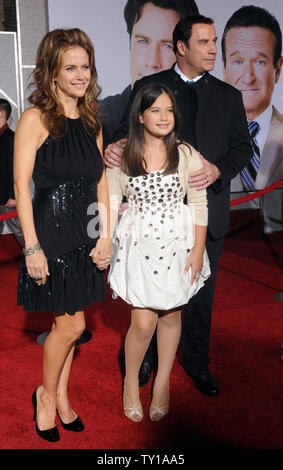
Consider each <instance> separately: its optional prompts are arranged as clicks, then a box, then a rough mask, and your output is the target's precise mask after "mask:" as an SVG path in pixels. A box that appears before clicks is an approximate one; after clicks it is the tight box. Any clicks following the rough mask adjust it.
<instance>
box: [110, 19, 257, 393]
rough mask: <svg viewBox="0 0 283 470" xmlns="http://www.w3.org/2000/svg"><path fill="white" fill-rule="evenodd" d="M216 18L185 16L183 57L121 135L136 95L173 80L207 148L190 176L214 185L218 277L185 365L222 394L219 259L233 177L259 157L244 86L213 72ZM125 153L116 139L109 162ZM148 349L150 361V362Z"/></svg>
mask: <svg viewBox="0 0 283 470" xmlns="http://www.w3.org/2000/svg"><path fill="white" fill-rule="evenodd" d="M216 41H217V37H216V32H215V28H214V24H213V20H211V19H210V18H205V17H203V16H201V15H198V16H195V17H188V18H185V19H183V20H181V21H180V22H179V23H178V24H177V25H176V27H175V29H174V33H173V45H174V52H175V54H176V61H177V62H176V64H175V65H174V66H173V67H172V68H171V69H170V70H167V71H164V72H161V73H158V74H155V75H151V76H149V77H145V78H143V79H142V80H139V81H137V82H136V83H135V86H134V88H133V91H132V93H131V97H130V101H129V106H128V108H127V111H126V113H125V116H124V118H123V121H122V125H121V128H120V129H119V131H118V132H117V133H116V135H115V136H114V140H115V141H117V140H119V139H120V138H122V137H125V135H126V133H127V127H128V125H127V123H128V117H129V109H130V106H131V102H132V100H133V97H134V96H135V94H136V93H137V91H138V90H139V89H140V88H141V87H142V86H143V85H145V84H146V83H149V82H153V81H154V82H159V83H162V84H164V85H167V86H168V87H170V88H171V89H172V90H173V92H174V95H175V98H176V101H177V104H178V108H179V111H180V115H181V119H180V136H181V137H182V139H183V140H185V141H187V142H189V143H190V144H192V145H193V146H194V147H195V148H197V149H198V150H199V152H200V153H201V155H203V156H204V157H202V161H203V168H202V169H201V170H199V171H197V172H195V173H193V174H191V176H190V183H191V185H192V186H194V187H198V188H199V189H202V188H207V197H208V234H207V241H206V248H207V252H208V256H209V259H210V264H211V276H210V278H209V279H208V280H207V281H206V283H205V285H204V287H203V288H202V289H200V291H199V292H198V294H197V295H196V296H194V297H193V298H192V299H191V300H190V301H189V303H188V305H186V306H185V307H184V324H183V328H182V337H181V347H182V365H183V367H184V369H185V371H186V372H187V374H188V375H189V376H190V377H192V378H193V379H194V381H195V384H196V387H197V389H198V390H199V391H200V392H202V393H204V394H206V395H208V396H217V395H218V394H219V387H218V384H217V382H216V380H215V379H214V377H213V376H212V374H211V373H210V371H209V368H208V364H209V362H210V359H209V357H208V354H209V342H210V326H211V311H212V306H213V297H214V289H215V282H216V274H217V266H218V261H219V258H220V255H221V252H222V248H223V244H224V237H225V235H226V233H227V230H228V223H229V201H230V181H231V179H232V178H233V177H234V176H235V175H236V174H237V173H239V171H241V169H242V168H243V167H244V166H245V165H246V164H247V162H248V161H249V160H250V158H251V156H252V150H251V144H250V137H249V132H248V127H247V122H246V116H245V110H244V106H243V101H242V96H241V93H240V92H239V91H238V90H236V89H235V88H234V87H232V86H230V85H228V84H226V83H224V82H222V81H221V80H218V79H217V78H215V77H213V76H212V75H210V73H209V72H210V71H211V70H213V68H214V63H215V58H216V53H217V47H216ZM120 158H121V155H120V154H119V146H117V145H116V144H115V143H113V144H112V145H110V146H108V148H107V149H106V151H105V163H106V164H107V165H108V166H110V167H111V166H112V167H113V166H115V165H119V161H120ZM149 362H150V357H149V354H148V353H147V354H146V356H145V359H144V363H149Z"/></svg>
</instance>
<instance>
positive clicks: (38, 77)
mask: <svg viewBox="0 0 283 470" xmlns="http://www.w3.org/2000/svg"><path fill="white" fill-rule="evenodd" d="M76 46H79V47H82V48H83V49H84V50H85V51H86V52H87V54H88V57H89V66H90V75H91V76H90V83H89V86H88V88H87V91H86V93H85V95H84V96H83V97H82V98H79V100H78V108H79V112H80V116H81V118H82V121H83V123H84V124H85V125H87V126H88V127H89V128H90V129H91V130H92V131H93V132H94V134H95V135H97V134H98V133H99V131H100V128H101V124H100V121H99V120H98V118H97V116H98V115H99V104H98V99H97V98H98V96H99V94H100V91H101V89H100V87H99V85H98V84H97V81H96V80H97V72H96V68H95V62H94V47H93V44H92V42H91V40H90V39H89V37H88V36H87V35H86V34H85V33H84V32H83V31H82V30H80V29H78V28H73V29H55V30H54V31H51V32H49V33H47V34H46V35H45V36H44V38H43V39H42V41H41V43H40V45H39V47H38V51H37V57H36V66H35V69H34V71H33V82H32V83H31V84H30V85H29V86H30V87H33V88H34V89H33V91H32V93H31V95H30V97H29V101H30V103H32V104H33V105H34V106H36V107H38V108H39V109H40V111H41V113H42V118H43V124H44V126H45V127H46V129H47V130H48V132H49V134H50V135H51V136H52V137H53V138H54V139H56V138H59V137H62V136H63V135H64V134H65V133H66V131H67V126H68V122H67V118H66V117H65V116H64V109H63V106H62V103H61V102H60V100H59V98H58V96H57V94H56V85H55V82H54V80H55V77H56V76H57V73H58V71H59V68H60V65H61V60H62V56H63V54H64V52H65V51H66V50H67V49H70V48H72V47H76Z"/></svg>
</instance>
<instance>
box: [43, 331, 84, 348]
mask: <svg viewBox="0 0 283 470" xmlns="http://www.w3.org/2000/svg"><path fill="white" fill-rule="evenodd" d="M49 333H50V331H45V332H44V333H41V334H40V335H39V336H38V337H37V338H36V341H37V343H38V344H40V345H41V346H43V345H44V342H45V340H46V338H47V336H48V335H49ZM91 338H92V333H91V332H90V331H88V330H84V332H83V334H81V336H80V337H79V338H78V339H77V341H76V345H77V346H80V345H81V344H84V343H87V342H88V341H90V340H91Z"/></svg>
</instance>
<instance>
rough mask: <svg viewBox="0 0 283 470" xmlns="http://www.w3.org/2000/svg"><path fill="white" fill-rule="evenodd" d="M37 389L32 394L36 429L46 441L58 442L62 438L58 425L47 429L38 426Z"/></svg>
mask: <svg viewBox="0 0 283 470" xmlns="http://www.w3.org/2000/svg"><path fill="white" fill-rule="evenodd" d="M36 390H37V389H35V391H34V392H33V394H32V404H33V409H34V413H33V421H35V430H36V432H37V434H38V435H39V437H41V438H42V439H45V440H46V441H49V442H57V441H59V439H60V435H59V431H58V428H57V426H54V428H51V429H46V430H45V431H41V430H40V429H39V428H38V426H37V420H36V415H37V398H36Z"/></svg>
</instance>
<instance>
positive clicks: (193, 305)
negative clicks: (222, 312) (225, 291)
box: [181, 234, 224, 376]
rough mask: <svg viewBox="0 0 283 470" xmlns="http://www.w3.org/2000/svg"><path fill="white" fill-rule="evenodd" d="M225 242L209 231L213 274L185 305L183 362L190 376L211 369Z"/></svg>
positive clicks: (208, 248)
mask: <svg viewBox="0 0 283 470" xmlns="http://www.w3.org/2000/svg"><path fill="white" fill-rule="evenodd" d="M223 245H224V237H223V238H220V239H217V240H213V239H212V238H211V236H210V235H209V234H208V235H207V239H206V250H207V254H208V257H209V261H210V270H211V275H210V277H209V278H208V279H207V281H206V282H205V284H204V286H203V287H202V288H201V289H200V290H199V291H198V293H197V294H196V295H195V296H194V297H192V298H191V299H190V301H189V302H188V304H187V305H186V306H185V307H184V323H183V328H182V335H181V350H182V362H183V365H184V367H185V369H186V371H187V373H188V374H189V375H190V376H194V375H198V374H200V373H202V372H204V371H207V368H208V364H209V362H210V359H209V356H208V355H209V344H210V327H211V312H212V307H213V299H214V291H215V283H216V276H217V269H218V262H219V259H220V256H221V253H222V249H223Z"/></svg>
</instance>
